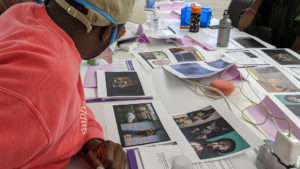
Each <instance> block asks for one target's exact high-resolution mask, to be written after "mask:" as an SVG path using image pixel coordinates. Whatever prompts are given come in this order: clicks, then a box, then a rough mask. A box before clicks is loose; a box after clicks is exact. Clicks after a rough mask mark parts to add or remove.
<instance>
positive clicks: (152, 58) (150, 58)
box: [139, 51, 171, 68]
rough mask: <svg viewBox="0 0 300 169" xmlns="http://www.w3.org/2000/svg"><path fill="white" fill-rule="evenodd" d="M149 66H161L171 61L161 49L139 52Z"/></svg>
mask: <svg viewBox="0 0 300 169" xmlns="http://www.w3.org/2000/svg"><path fill="white" fill-rule="evenodd" d="M139 55H140V56H142V58H143V59H144V60H145V61H146V62H147V63H148V64H149V66H150V67H151V68H157V67H163V66H166V65H169V64H170V63H171V62H170V60H169V59H168V56H167V55H166V54H165V53H164V52H162V51H155V52H144V53H139Z"/></svg>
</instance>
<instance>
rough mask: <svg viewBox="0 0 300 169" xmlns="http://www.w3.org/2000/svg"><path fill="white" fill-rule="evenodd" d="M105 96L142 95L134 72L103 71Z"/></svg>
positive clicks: (140, 86)
mask: <svg viewBox="0 0 300 169" xmlns="http://www.w3.org/2000/svg"><path fill="white" fill-rule="evenodd" d="M105 79H106V88H107V96H144V95H145V93H144V90H143V88H142V85H141V82H140V80H139V77H138V75H137V73H136V72H105Z"/></svg>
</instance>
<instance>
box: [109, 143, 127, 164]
mask: <svg viewBox="0 0 300 169" xmlns="http://www.w3.org/2000/svg"><path fill="white" fill-rule="evenodd" d="M127 161H128V160H127V155H126V153H125V151H124V150H123V149H122V147H121V145H120V144H115V149H114V163H113V165H112V168H111V169H125V167H126V164H127Z"/></svg>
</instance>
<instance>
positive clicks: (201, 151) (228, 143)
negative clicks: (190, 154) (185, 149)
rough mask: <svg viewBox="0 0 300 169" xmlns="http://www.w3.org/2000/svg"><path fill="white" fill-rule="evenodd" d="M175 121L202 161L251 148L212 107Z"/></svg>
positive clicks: (178, 116) (175, 117)
mask: <svg viewBox="0 0 300 169" xmlns="http://www.w3.org/2000/svg"><path fill="white" fill-rule="evenodd" d="M173 119H174V120H175V122H176V123H177V125H178V126H179V128H180V130H181V131H182V133H183V135H184V136H185V137H186V139H187V140H188V141H189V143H190V145H191V146H192V148H193V149H194V151H195V153H197V155H198V157H199V158H200V159H210V158H216V157H222V156H226V155H229V154H233V153H236V152H239V151H242V150H245V149H247V148H249V147H250V145H249V144H248V143H247V142H246V141H245V140H244V139H243V138H242V137H241V136H240V135H239V134H238V133H237V132H236V131H235V130H234V129H233V128H232V127H231V126H230V124H229V123H227V122H226V120H225V119H224V118H222V117H221V116H220V114H219V113H218V112H216V110H215V109H214V108H213V107H211V106H208V107H206V108H203V109H201V110H198V111H193V112H190V113H186V114H182V115H177V116H173Z"/></svg>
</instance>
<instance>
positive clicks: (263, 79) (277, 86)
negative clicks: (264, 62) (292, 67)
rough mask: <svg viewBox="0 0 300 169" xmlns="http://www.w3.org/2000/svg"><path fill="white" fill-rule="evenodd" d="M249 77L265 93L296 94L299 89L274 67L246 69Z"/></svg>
mask: <svg viewBox="0 0 300 169" xmlns="http://www.w3.org/2000/svg"><path fill="white" fill-rule="evenodd" d="M248 72H249V73H250V75H251V76H252V77H253V78H254V79H255V80H256V81H257V82H258V83H259V84H260V85H261V86H262V87H263V88H264V89H265V90H266V91H267V92H275V93H278V92H298V91H299V89H298V88H297V87H296V86H295V85H294V84H293V83H292V82H291V81H290V80H289V79H288V78H287V77H286V76H285V75H284V74H283V73H281V72H280V71H279V70H278V69H277V68H276V67H261V68H250V69H248Z"/></svg>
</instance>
